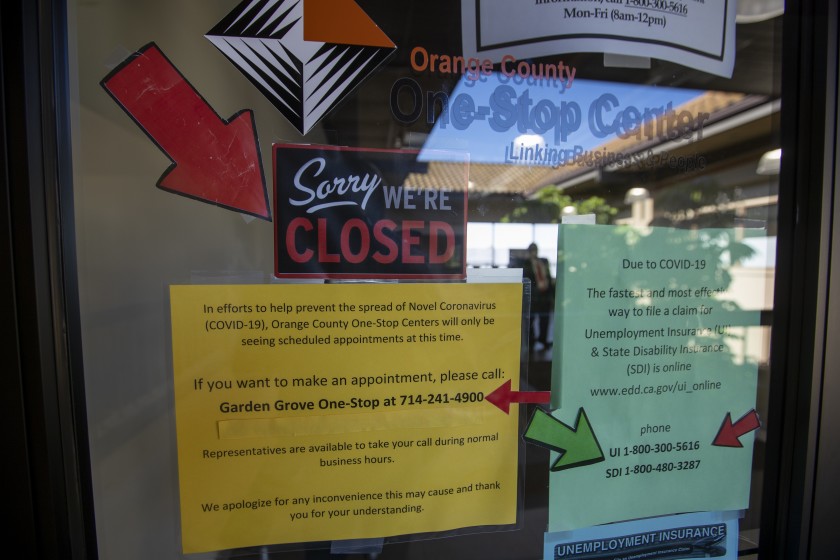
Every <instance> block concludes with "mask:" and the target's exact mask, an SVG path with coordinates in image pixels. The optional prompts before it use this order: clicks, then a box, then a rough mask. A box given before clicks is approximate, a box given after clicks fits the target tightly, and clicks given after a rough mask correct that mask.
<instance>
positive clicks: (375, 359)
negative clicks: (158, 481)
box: [170, 284, 522, 553]
mask: <svg viewBox="0 0 840 560" xmlns="http://www.w3.org/2000/svg"><path fill="white" fill-rule="evenodd" d="M170 297H171V306H172V351H173V361H174V378H175V409H176V422H177V432H178V462H179V465H178V466H179V474H180V491H181V523H182V541H183V542H182V544H183V550H184V552H185V553H193V552H205V551H211V550H222V549H228V548H238V547H246V546H254V545H261V544H272V543H291V542H307V541H323V540H339V539H357V538H374V537H387V536H393V535H402V534H410V533H427V532H434V531H446V530H452V529H458V528H464V527H475V526H486V525H505V524H512V523H515V521H516V495H517V479H516V472H517V464H518V457H517V450H518V443H517V439H518V437H517V417H516V415H515V414H514V415H510V416H509V415H506V414H505V413H503V412H502V411H500V410H499V409H498V408H496V407H494V406H492V405H491V404H490V403H488V402H485V401H484V395H487V394H489V393H490V392H492V391H493V390H495V389H496V388H498V387H499V386H500V385H502V384H503V383H504V382H506V381H508V380H511V381H512V382H513V389H517V388H518V387H517V385H518V383H517V382H518V378H519V350H520V329H521V297H522V296H521V286H520V285H519V284H384V285H383V284H377V285H369V284H345V285H282V286H281V285H273V286H265V285H260V286H172V287H171V289H170Z"/></svg>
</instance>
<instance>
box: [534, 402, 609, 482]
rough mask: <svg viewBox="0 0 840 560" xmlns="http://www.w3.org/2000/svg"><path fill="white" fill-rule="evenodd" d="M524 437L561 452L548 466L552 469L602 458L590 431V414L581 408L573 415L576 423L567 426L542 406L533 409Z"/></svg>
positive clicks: (568, 467) (561, 468)
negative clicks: (588, 416) (575, 416)
mask: <svg viewBox="0 0 840 560" xmlns="http://www.w3.org/2000/svg"><path fill="white" fill-rule="evenodd" d="M522 437H523V438H525V441H527V442H529V443H533V444H534V445H539V446H540V447H546V448H548V449H550V450H552V451H556V452H558V453H560V457H558V458H557V460H556V461H554V463H553V464H552V465H551V467H550V468H549V470H550V471H552V472H557V471H562V470H564V469H571V468H574V467H582V466H584V465H591V464H592V463H600V462H601V461H603V460H604V452H603V451H602V450H601V444H600V443H598V438H597V437H595V432H593V431H592V426H591V425H590V424H589V418H587V417H586V412H585V411H584V410H583V409H582V408H581V409H580V410H578V414H577V418H576V419H575V427H574V428H572V427H571V426H567V425H566V424H564V423H563V422H561V421H560V420H558V419H557V418H555V417H554V416H552V415H551V414H549V413H547V412H545V411H544V410H542V409H541V408H537V409H536V410H535V411H534V414H533V416H531V420H530V421H529V422H528V427H527V428H526V429H525V434H524V435H523V436H522Z"/></svg>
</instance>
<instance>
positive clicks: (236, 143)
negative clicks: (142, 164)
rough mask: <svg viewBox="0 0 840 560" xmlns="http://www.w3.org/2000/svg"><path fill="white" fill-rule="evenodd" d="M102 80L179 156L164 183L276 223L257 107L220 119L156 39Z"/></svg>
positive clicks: (171, 155) (167, 188)
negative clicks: (255, 114) (263, 162)
mask: <svg viewBox="0 0 840 560" xmlns="http://www.w3.org/2000/svg"><path fill="white" fill-rule="evenodd" d="M101 84H102V87H103V88H105V90H106V91H107V92H108V93H109V94H110V95H111V97H113V98H114V100H115V101H116V102H117V103H118V104H119V105H120V107H122V108H123V110H124V111H125V112H126V113H128V114H129V116H131V118H132V119H133V120H134V122H135V123H137V126H139V127H140V128H141V129H142V130H143V131H144V132H145V133H146V134H147V135H148V136H149V138H150V139H151V140H152V142H154V143H155V144H157V146H158V147H159V148H160V149H161V150H162V151H163V152H164V153H165V154H166V155H167V157H169V159H171V160H172V162H173V163H172V165H171V166H169V168H168V169H167V170H166V171H165V172H164V173H163V175H161V177H160V179H158V182H157V186H158V187H159V188H161V189H163V190H165V191H169V192H173V193H176V194H180V195H183V196H186V197H189V198H194V199H196V200H201V201H203V202H209V203H210V204H214V205H216V206H221V207H222V208H228V209H231V210H236V211H238V212H242V213H245V214H250V215H252V216H256V217H258V218H261V219H264V220H268V221H271V213H270V210H269V206H268V192H267V190H266V185H265V175H264V173H263V167H262V158H261V157H260V149H259V143H258V141H257V128H256V125H255V123H254V114H253V111H251V110H249V109H245V110H243V111H239V112H238V113H236V114H235V115H233V116H232V117H231V118H230V119H229V120H227V121H225V120H224V119H222V118H221V117H219V115H218V114H217V113H216V112H215V111H214V110H213V109H212V108H211V107H210V105H209V104H208V103H207V102H206V101H205V100H204V98H203V97H201V95H200V94H199V93H198V92H197V91H196V90H195V88H193V87H192V85H191V84H190V83H189V82H188V81H187V80H186V79H185V78H184V76H183V75H182V74H181V73H180V72H179V71H178V69H177V68H175V66H173V65H172V63H171V62H170V61H169V59H168V58H166V56H165V55H164V54H163V53H162V52H161V51H160V49H159V48H158V47H157V45H155V44H154V43H149V44H148V45H146V46H145V47H143V48H141V49H140V50H139V51H138V52H136V53H134V54H133V55H131V56H130V57H129V58H128V59H126V60H125V61H124V62H123V63H122V64H121V65H120V66H118V67H117V68H115V69H114V70H113V71H112V72H111V73H110V74H108V76H106V77H105V79H104V80H102V82H101Z"/></svg>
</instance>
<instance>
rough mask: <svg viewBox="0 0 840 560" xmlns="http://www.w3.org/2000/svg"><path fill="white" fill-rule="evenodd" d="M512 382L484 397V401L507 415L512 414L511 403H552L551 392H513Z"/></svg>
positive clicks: (507, 382)
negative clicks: (511, 388)
mask: <svg viewBox="0 0 840 560" xmlns="http://www.w3.org/2000/svg"><path fill="white" fill-rule="evenodd" d="M510 386H511V383H510V380H507V381H505V382H504V384H502V386H501V387H499V388H498V389H496V390H495V391H493V392H492V393H490V394H489V395H487V396H486V397H484V400H485V401H487V402H489V403H490V404H493V405H495V406H497V407H499V408H500V409H502V411H503V412H504V413H505V414H510V403H530V404H548V403H549V402H551V391H511V390H510Z"/></svg>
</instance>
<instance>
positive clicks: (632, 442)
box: [549, 225, 764, 531]
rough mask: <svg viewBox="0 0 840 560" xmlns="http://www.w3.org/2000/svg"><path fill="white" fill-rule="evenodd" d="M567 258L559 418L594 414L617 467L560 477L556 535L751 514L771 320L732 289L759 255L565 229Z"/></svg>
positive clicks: (684, 236)
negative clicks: (759, 331)
mask: <svg viewBox="0 0 840 560" xmlns="http://www.w3.org/2000/svg"><path fill="white" fill-rule="evenodd" d="M558 251H559V255H558V272H557V305H556V311H555V344H554V369H553V372H552V398H553V402H552V406H554V407H556V408H558V409H559V410H555V411H554V413H553V416H554V418H555V419H558V420H563V421H565V422H567V423H568V422H570V421H572V420H573V419H574V418H575V414H577V411H578V410H579V409H581V408H583V409H584V410H585V411H586V417H587V418H588V423H587V427H586V429H587V430H589V429H590V427H591V431H592V432H593V433H594V434H595V436H596V437H597V440H598V442H599V443H600V446H601V448H602V450H603V453H604V460H603V461H600V462H591V463H585V462H584V463H583V464H581V465H580V466H574V467H572V468H565V469H562V470H556V469H555V470H553V472H551V475H550V477H551V478H550V506H549V531H567V530H572V529H577V528H581V527H588V526H591V525H597V524H601V523H610V522H615V521H624V520H629V519H636V518H641V517H649V516H654V515H666V514H672V513H679V512H689V511H712V510H737V509H744V508H746V507H747V506H748V501H749V487H750V474H751V463H752V448H753V440H754V437H755V430H756V429H757V428H758V427H759V420H758V417H757V415H756V413H755V399H756V383H757V372H758V368H757V365H756V363H755V361H754V359H752V358H751V357H750V356H752V355H754V353H751V352H750V351H749V350H750V349H749V348H748V344H749V343H750V341H751V337H750V336H749V335H750V334H754V332H755V328H757V327H758V325H759V317H760V315H759V311H758V310H749V311H748V310H745V309H741V308H740V306H739V304H738V301H737V300H738V297H737V294H736V293H734V291H733V289H732V288H733V285H732V282H733V273H734V272H735V267H737V265H738V263H739V261H740V260H741V259H742V258H743V257H745V256H748V255H749V254H750V252H751V250H750V249H749V247H747V246H746V245H745V244H743V243H741V242H740V241H739V237H738V232H737V231H736V230H730V229H702V230H691V231H690V230H676V229H670V228H650V229H646V230H636V229H631V228H627V227H619V226H595V225H563V226H560V234H559V242H558ZM763 288H764V285H763V283H762V284H759V285H758V286H755V287H753V286H750V289H751V290H753V289H763ZM561 458H562V456H561ZM555 459H556V457H555Z"/></svg>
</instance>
